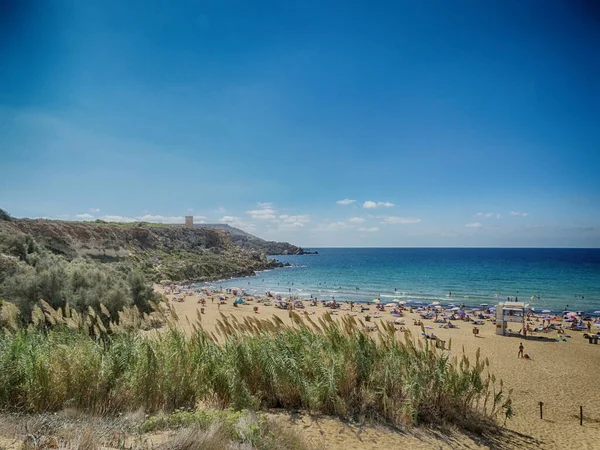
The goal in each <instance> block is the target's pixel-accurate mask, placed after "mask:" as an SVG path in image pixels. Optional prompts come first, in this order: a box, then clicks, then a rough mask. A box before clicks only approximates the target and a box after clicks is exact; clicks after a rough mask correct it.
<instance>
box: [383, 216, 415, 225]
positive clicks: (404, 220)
mask: <svg viewBox="0 0 600 450" xmlns="http://www.w3.org/2000/svg"><path fill="white" fill-rule="evenodd" d="M420 221H421V219H419V218H418V217H395V216H388V217H386V218H384V219H383V223H388V224H402V225H406V224H409V223H419V222H420Z"/></svg>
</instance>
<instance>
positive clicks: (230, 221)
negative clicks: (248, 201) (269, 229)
mask: <svg viewBox="0 0 600 450" xmlns="http://www.w3.org/2000/svg"><path fill="white" fill-rule="evenodd" d="M219 222H221V223H226V224H227V225H231V226H232V227H236V228H241V229H242V230H253V229H254V228H255V225H254V224H253V223H252V222H246V221H245V220H243V219H242V218H241V217H237V216H223V217H221V218H220V219H219Z"/></svg>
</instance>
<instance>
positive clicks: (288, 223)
mask: <svg viewBox="0 0 600 450" xmlns="http://www.w3.org/2000/svg"><path fill="white" fill-rule="evenodd" d="M279 220H280V221H281V223H280V226H281V227H282V228H302V227H303V226H304V225H305V224H307V223H308V222H310V215H308V214H298V215H295V216H290V215H288V214H282V215H280V216H279Z"/></svg>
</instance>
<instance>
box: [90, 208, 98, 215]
mask: <svg viewBox="0 0 600 450" xmlns="http://www.w3.org/2000/svg"><path fill="white" fill-rule="evenodd" d="M89 211H90V212H91V213H92V214H93V213H99V212H100V208H90V209H89Z"/></svg>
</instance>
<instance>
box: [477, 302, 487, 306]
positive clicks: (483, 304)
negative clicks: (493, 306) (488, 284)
mask: <svg viewBox="0 0 600 450" xmlns="http://www.w3.org/2000/svg"><path fill="white" fill-rule="evenodd" d="M479 306H488V304H487V303H480V304H479Z"/></svg>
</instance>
